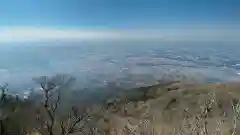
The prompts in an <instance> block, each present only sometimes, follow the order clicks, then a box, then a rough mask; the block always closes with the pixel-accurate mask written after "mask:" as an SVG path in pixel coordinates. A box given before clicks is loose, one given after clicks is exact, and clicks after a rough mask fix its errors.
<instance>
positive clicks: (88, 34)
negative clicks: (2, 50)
mask: <svg viewBox="0 0 240 135" xmlns="http://www.w3.org/2000/svg"><path fill="white" fill-rule="evenodd" d="M115 39H160V40H170V41H179V40H182V41H185V40H186V41H188V40H193V41H194V40H197V41H210V40H213V41H240V32H239V29H226V28H225V29H221V28H213V29H207V28H195V29H194V28H191V29H190V28H188V29H187V28H185V29H158V30H153V29H152V30H84V29H52V28H0V42H32V41H48V40H51V41H52V40H57V41H58V40H63V41H66V40H67V41H68V40H70V41H81V40H115Z"/></svg>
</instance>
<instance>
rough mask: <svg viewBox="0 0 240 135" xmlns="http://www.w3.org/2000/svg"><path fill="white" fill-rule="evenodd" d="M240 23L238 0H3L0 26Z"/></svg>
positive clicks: (144, 26) (157, 26)
mask: <svg viewBox="0 0 240 135" xmlns="http://www.w3.org/2000/svg"><path fill="white" fill-rule="evenodd" d="M239 24H240V1H239V0H1V1H0V28H11V30H15V29H21V30H23V31H24V29H26V28H27V29H29V28H34V29H36V28H39V29H40V28H44V29H60V28H64V29H85V28H86V29H103V30H123V29H124V30H129V29H161V28H172V29H174V28H176V29H177V28H179V27H189V26H192V27H200V26H202V27H205V26H206V28H209V27H216V26H219V27H220V28H221V27H227V28H228V27H231V28H233V29H235V28H234V27H238V26H239ZM35 31H36V30H35ZM40 33H41V32H40Z"/></svg>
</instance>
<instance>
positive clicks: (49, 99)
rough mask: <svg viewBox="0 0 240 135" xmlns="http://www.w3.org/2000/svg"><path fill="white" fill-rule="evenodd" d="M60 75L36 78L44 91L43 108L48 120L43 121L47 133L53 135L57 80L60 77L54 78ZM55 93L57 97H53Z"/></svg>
mask: <svg viewBox="0 0 240 135" xmlns="http://www.w3.org/2000/svg"><path fill="white" fill-rule="evenodd" d="M56 77H60V76H55V77H52V78H48V77H46V76H44V77H40V78H38V79H36V81H37V82H38V83H39V84H40V86H41V90H42V91H43V92H44V102H43V105H44V108H45V111H46V113H47V116H48V118H49V119H48V120H46V121H45V124H46V127H47V131H48V133H49V135H54V131H53V128H54V125H55V119H56V111H57V109H58V107H59V102H60V93H59V91H58V88H59V87H60V84H59V80H58V79H62V78H56ZM56 94H57V97H54V96H55V95H56Z"/></svg>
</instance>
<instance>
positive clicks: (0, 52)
mask: <svg viewBox="0 0 240 135" xmlns="http://www.w3.org/2000/svg"><path fill="white" fill-rule="evenodd" d="M239 50H240V46H239V44H238V43H227V42H162V41H98V42H33V43H11V44H9V43H8V44H7V43H5V44H4V43H1V46H0V74H1V77H0V83H8V84H9V86H10V88H12V89H13V90H14V91H18V92H20V93H21V92H22V91H25V90H26V89H28V88H30V87H35V83H34V82H33V81H32V78H34V77H38V76H43V75H50V76H51V75H55V74H70V75H72V76H74V77H76V78H77V82H78V83H77V84H78V86H79V87H81V88H86V87H95V86H96V87H97V86H102V85H105V84H106V83H108V82H117V83H118V84H119V85H121V86H123V87H132V86H134V85H136V86H141V85H150V84H154V83H156V81H157V80H158V79H161V78H162V77H164V76H166V75H187V76H193V77H198V78H202V79H204V80H205V81H207V82H217V81H232V80H239V79H240V76H239V74H240V59H239V58H240V53H239Z"/></svg>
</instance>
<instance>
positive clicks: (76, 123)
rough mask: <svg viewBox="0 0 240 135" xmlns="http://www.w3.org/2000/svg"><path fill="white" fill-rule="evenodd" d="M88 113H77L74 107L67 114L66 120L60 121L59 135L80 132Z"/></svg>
mask: <svg viewBox="0 0 240 135" xmlns="http://www.w3.org/2000/svg"><path fill="white" fill-rule="evenodd" d="M88 118H89V117H88V113H87V112H82V113H79V110H78V109H77V108H76V107H72V109H71V111H70V112H69V115H68V118H67V120H65V121H61V123H60V125H61V135H69V134H72V133H76V132H82V131H83V129H84V127H85V125H86V123H87V121H88Z"/></svg>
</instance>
